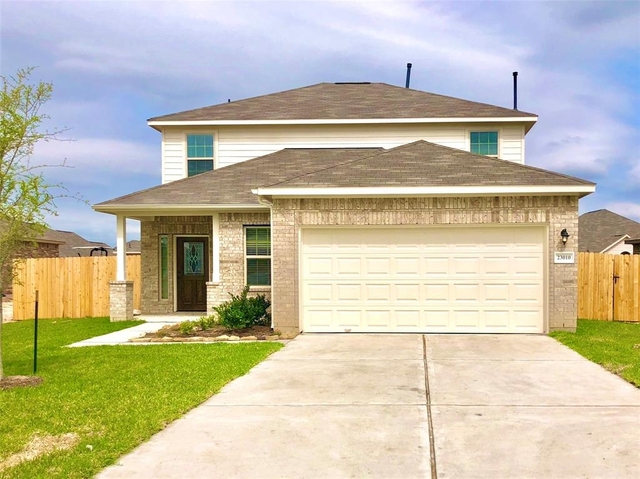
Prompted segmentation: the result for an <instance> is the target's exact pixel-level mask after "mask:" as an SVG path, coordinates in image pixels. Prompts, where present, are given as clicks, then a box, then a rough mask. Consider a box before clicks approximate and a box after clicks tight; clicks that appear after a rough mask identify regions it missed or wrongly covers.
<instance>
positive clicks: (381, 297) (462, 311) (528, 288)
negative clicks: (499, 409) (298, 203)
mask: <svg viewBox="0 0 640 479" xmlns="http://www.w3.org/2000/svg"><path fill="white" fill-rule="evenodd" d="M544 236H545V232H544V229H543V228H541V227H524V226H523V227H458V228H456V227H430V228H411V227H405V228H377V227H376V228H331V229H324V228H323V229H320V228H318V229H312V228H309V229H305V230H303V231H302V252H301V261H302V263H301V265H302V271H301V295H302V297H301V305H302V311H301V313H302V317H303V319H302V322H303V330H304V331H307V332H344V331H352V332H456V333H457V332H461V333H462V332H468V333H494V332H495V333H540V332H543V330H544V322H543V321H544V313H543V311H544V307H543V305H544V247H543V244H544Z"/></svg>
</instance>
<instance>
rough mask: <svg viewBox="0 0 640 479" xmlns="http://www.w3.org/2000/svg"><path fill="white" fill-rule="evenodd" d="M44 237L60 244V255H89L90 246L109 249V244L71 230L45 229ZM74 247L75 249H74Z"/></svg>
mask: <svg viewBox="0 0 640 479" xmlns="http://www.w3.org/2000/svg"><path fill="white" fill-rule="evenodd" d="M44 237H45V238H48V239H51V240H55V241H56V242H59V243H61V244H60V257H61V258H62V257H76V256H89V255H90V253H91V249H92V248H100V247H103V248H106V249H107V250H109V251H111V246H109V245H108V244H106V243H102V242H99V241H89V240H86V239H84V238H83V237H82V236H80V235H79V234H77V233H74V232H73V231H62V230H47V231H46V233H45V234H44ZM74 248H76V249H74Z"/></svg>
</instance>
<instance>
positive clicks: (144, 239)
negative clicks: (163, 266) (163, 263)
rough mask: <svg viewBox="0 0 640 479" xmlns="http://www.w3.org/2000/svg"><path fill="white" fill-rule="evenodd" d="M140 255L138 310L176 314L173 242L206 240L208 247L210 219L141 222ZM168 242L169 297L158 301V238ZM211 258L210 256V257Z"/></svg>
mask: <svg viewBox="0 0 640 479" xmlns="http://www.w3.org/2000/svg"><path fill="white" fill-rule="evenodd" d="M140 223H141V224H140V254H141V267H142V270H141V276H142V295H141V298H140V300H141V301H140V303H141V304H140V309H141V311H142V313H144V314H170V313H173V312H175V306H174V304H175V303H174V279H175V254H174V253H175V238H176V237H177V236H207V237H208V238H209V244H211V228H212V222H211V216H157V217H156V218H155V219H154V220H152V221H141V222H140ZM163 235H167V236H168V238H169V250H168V253H169V297H168V298H167V299H161V297H160V236H163ZM209 257H211V255H209Z"/></svg>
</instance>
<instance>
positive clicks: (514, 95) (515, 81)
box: [513, 72, 518, 110]
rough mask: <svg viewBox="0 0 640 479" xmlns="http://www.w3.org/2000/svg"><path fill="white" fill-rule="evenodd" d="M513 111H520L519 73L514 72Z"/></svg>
mask: <svg viewBox="0 0 640 479" xmlns="http://www.w3.org/2000/svg"><path fill="white" fill-rule="evenodd" d="M513 109H514V110H517V109H518V72H513Z"/></svg>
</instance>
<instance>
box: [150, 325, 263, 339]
mask: <svg viewBox="0 0 640 479" xmlns="http://www.w3.org/2000/svg"><path fill="white" fill-rule="evenodd" d="M223 334H226V335H227V336H238V337H239V338H243V337H246V336H255V337H256V338H258V339H266V337H267V336H271V335H273V329H271V327H270V326H252V327H250V328H245V329H226V328H223V327H222V326H215V327H213V328H211V329H205V330H204V331H200V330H197V331H193V332H192V333H189V334H183V333H182V332H181V331H180V327H179V325H177V324H174V325H171V326H165V327H164V328H162V329H160V330H158V331H156V332H154V333H147V334H145V335H144V336H143V338H165V337H169V338H192V337H196V336H198V337H201V338H215V337H218V336H222V335H223Z"/></svg>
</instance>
